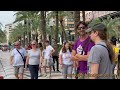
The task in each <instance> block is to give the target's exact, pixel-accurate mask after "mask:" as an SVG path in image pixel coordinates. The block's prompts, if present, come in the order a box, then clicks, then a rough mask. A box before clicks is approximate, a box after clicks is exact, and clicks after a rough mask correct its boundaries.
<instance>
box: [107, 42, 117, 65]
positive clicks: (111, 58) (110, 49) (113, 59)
mask: <svg viewBox="0 0 120 90" xmlns="http://www.w3.org/2000/svg"><path fill="white" fill-rule="evenodd" d="M105 43H106V45H107V47H108V53H109V58H110V61H111V63H113V62H114V61H115V52H114V51H113V48H112V46H111V44H110V42H108V41H107V40H106V41H105Z"/></svg>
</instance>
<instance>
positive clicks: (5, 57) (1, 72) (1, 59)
mask: <svg viewBox="0 0 120 90" xmlns="http://www.w3.org/2000/svg"><path fill="white" fill-rule="evenodd" d="M0 54H1V55H0V76H4V79H16V78H15V76H14V71H13V67H12V66H11V65H10V64H9V57H10V53H9V52H2V51H0ZM3 68H4V69H3ZM47 70H48V69H47ZM24 79H30V73H29V71H28V70H25V72H24ZM39 79H49V78H47V77H40V73H39ZM51 79H62V73H58V72H52V75H51Z"/></svg>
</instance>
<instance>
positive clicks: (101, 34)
mask: <svg viewBox="0 0 120 90" xmlns="http://www.w3.org/2000/svg"><path fill="white" fill-rule="evenodd" d="M87 32H90V37H91V40H92V41H93V42H94V43H95V46H93V47H92V49H91V51H90V55H89V58H88V63H89V67H90V68H89V78H90V79H112V78H113V73H112V64H113V62H114V61H115V54H114V51H113V49H112V46H111V44H110V43H109V42H108V41H107V28H106V26H105V25H104V24H102V23H98V24H95V25H94V26H93V27H92V28H90V29H89V30H87Z"/></svg>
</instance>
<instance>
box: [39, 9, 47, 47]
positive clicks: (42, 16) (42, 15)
mask: <svg viewBox="0 0 120 90" xmlns="http://www.w3.org/2000/svg"><path fill="white" fill-rule="evenodd" d="M40 28H41V29H40V30H41V33H42V40H43V47H44V48H45V40H46V21H45V11H40Z"/></svg>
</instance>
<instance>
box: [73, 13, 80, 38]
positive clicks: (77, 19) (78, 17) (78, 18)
mask: <svg viewBox="0 0 120 90" xmlns="http://www.w3.org/2000/svg"><path fill="white" fill-rule="evenodd" d="M79 21H80V11H74V24H75V36H76V37H75V38H77V36H78V34H77V28H76V26H77V24H78V22H79Z"/></svg>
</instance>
